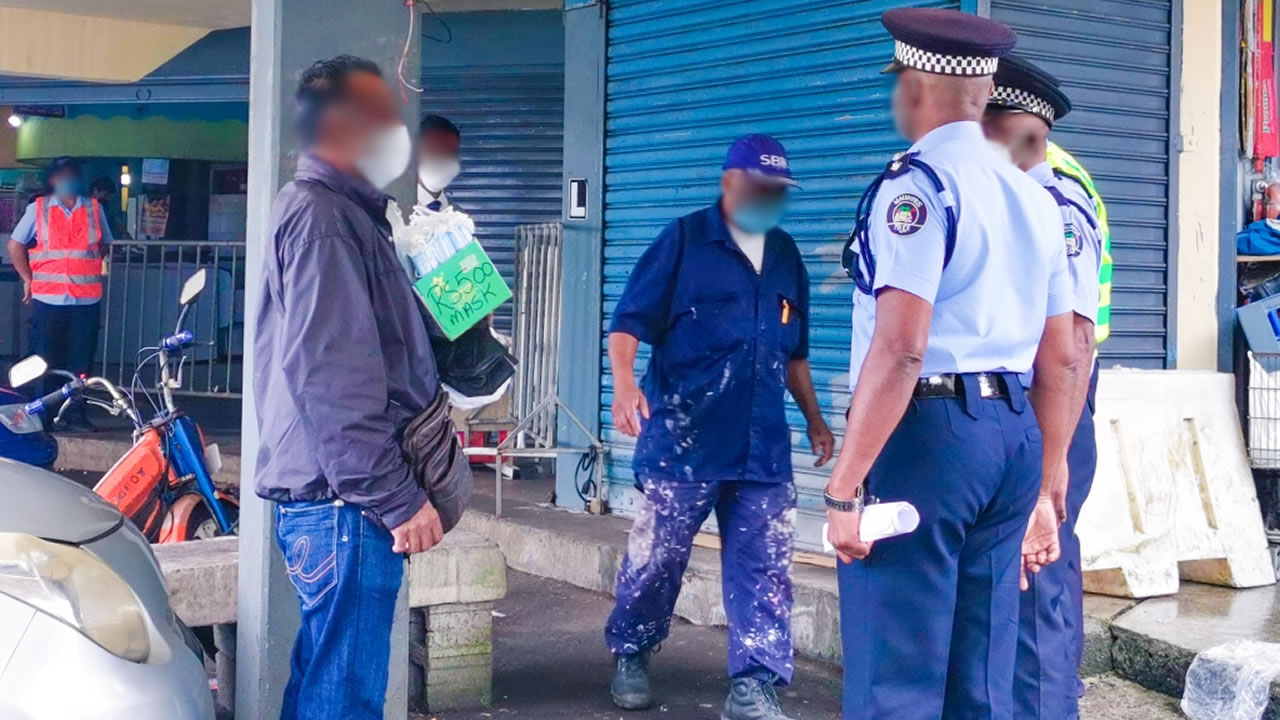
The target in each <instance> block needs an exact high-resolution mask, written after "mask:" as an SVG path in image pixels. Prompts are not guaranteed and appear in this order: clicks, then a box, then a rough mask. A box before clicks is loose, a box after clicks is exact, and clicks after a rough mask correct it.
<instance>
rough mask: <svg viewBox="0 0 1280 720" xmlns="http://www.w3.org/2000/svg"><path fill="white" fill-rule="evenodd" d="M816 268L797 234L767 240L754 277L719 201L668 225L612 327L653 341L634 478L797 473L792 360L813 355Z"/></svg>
mask: <svg viewBox="0 0 1280 720" xmlns="http://www.w3.org/2000/svg"><path fill="white" fill-rule="evenodd" d="M808 316H809V276H808V274H807V273H806V272H805V269H804V263H803V261H802V260H801V259H800V252H799V250H798V249H797V248H796V244H795V241H794V240H792V239H791V236H790V235H788V234H787V233H785V232H783V231H782V230H779V229H777V228H775V229H773V230H770V231H769V232H768V234H767V235H766V236H765V244H764V263H763V265H762V266H761V272H760V273H758V274H757V273H756V271H755V268H753V267H752V266H751V261H750V260H748V259H747V256H746V255H744V254H743V252H742V251H741V250H740V249H739V248H738V246H737V244H736V243H735V242H734V241H733V238H732V237H730V235H729V229H728V227H726V225H725V221H724V218H723V216H722V214H721V211H720V206H719V203H717V204H716V205H713V206H712V207H709V208H706V209H703V210H699V211H697V212H695V213H692V214H690V215H686V216H684V217H682V218H680V219H679V220H676V221H675V222H673V223H671V224H670V225H668V226H667V227H666V229H665V230H663V231H662V234H661V235H659V236H658V238H657V239H656V240H654V241H653V244H652V245H650V246H649V249H648V250H646V251H645V253H644V255H642V256H641V257H640V260H639V262H637V263H636V266H635V269H634V270H632V271H631V277H630V278H629V279H628V280H627V287H626V290H624V291H623V293H622V299H621V300H619V301H618V307H617V309H616V310H615V311H614V316H613V325H612V327H611V332H622V333H627V334H628V335H632V336H634V337H636V338H637V339H639V340H640V341H642V342H645V343H648V344H649V345H652V346H653V355H652V357H651V358H650V360H649V367H648V370H647V372H646V373H645V377H644V381H643V388H644V394H645V398H646V399H647V400H648V401H649V409H650V413H651V415H650V418H649V420H648V421H645V420H644V419H643V418H641V422H642V423H643V427H642V429H641V432H640V437H639V439H638V441H637V443H636V452H635V461H634V464H633V466H634V468H635V472H636V474H637V476H641V477H654V478H662V479H667V480H686V481H691V482H704V481H725V480H750V481H761V482H788V481H790V480H791V431H790V429H789V428H788V427H787V420H786V415H785V411H784V401H785V397H784V390H785V389H786V382H787V362H788V361H789V360H791V359H792V358H805V357H808V354H809V322H808Z"/></svg>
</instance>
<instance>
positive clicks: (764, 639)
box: [605, 478, 796, 685]
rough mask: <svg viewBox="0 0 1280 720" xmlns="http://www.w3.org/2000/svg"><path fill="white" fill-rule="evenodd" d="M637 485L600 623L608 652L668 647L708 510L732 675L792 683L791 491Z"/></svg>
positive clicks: (760, 486) (745, 485) (742, 485)
mask: <svg viewBox="0 0 1280 720" xmlns="http://www.w3.org/2000/svg"><path fill="white" fill-rule="evenodd" d="M640 486H641V489H642V490H643V491H644V497H645V499H644V503H643V504H642V505H641V507H640V510H639V512H637V513H636V521H635V526H634V527H632V529H631V536H630V540H629V541H628V546H627V555H626V557H625V558H624V559H623V561H622V568H621V570H620V571H619V572H618V593H617V597H618V599H617V602H616V604H615V605H614V608H613V613H612V614H611V615H610V616H609V621H608V623H607V624H606V625H605V642H606V643H607V644H608V645H609V649H610V650H612V651H613V652H614V654H626V653H638V652H641V651H644V650H649V649H651V648H653V647H654V646H656V645H657V644H658V643H660V642H662V641H663V640H664V639H666V637H667V633H668V631H669V630H670V629H671V615H672V613H673V612H674V611H675V606H676V596H677V595H679V594H680V583H681V580H682V579H683V578H684V571H685V568H687V567H688V565H689V553H690V551H691V550H692V549H693V538H694V536H695V535H697V534H698V530H699V529H700V528H701V527H702V523H704V522H706V520H707V517H709V516H710V515H711V512H712V510H714V511H715V513H716V521H717V523H718V524H719V526H720V542H721V545H722V547H721V550H720V564H721V574H722V576H723V585H724V609H725V614H726V615H727V616H728V619H729V657H728V665H729V676H730V677H735V678H736V677H746V676H752V677H759V678H761V679H772V678H776V679H777V680H778V681H779V682H781V683H782V684H784V685H785V684H787V683H790V682H791V674H792V671H793V670H794V664H793V661H792V653H791V601H792V600H791V551H792V546H793V543H794V535H795V528H796V489H795V485H794V484H792V483H790V482H782V483H756V482H723V483H721V482H683V481H671V480H656V479H653V478H643V479H642V480H641V483H640Z"/></svg>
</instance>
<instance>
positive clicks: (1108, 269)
mask: <svg viewBox="0 0 1280 720" xmlns="http://www.w3.org/2000/svg"><path fill="white" fill-rule="evenodd" d="M1047 154H1048V158H1049V165H1050V166H1051V167H1053V169H1054V171H1055V172H1057V173H1060V174H1062V175H1066V176H1067V177H1069V178H1071V179H1072V180H1075V181H1076V182H1078V183H1080V185H1081V187H1083V188H1084V190H1085V192H1086V193H1088V194H1089V198H1090V199H1092V200H1093V205H1094V211H1095V212H1096V213H1097V214H1098V230H1099V231H1101V233H1102V265H1101V267H1099V268H1098V291H1099V292H1098V322H1097V324H1096V325H1094V331H1095V335H1096V336H1097V339H1098V342H1102V341H1103V340H1106V339H1107V338H1108V337H1109V336H1110V335H1111V275H1112V271H1113V267H1112V262H1111V227H1110V226H1109V225H1107V206H1106V205H1104V204H1102V196H1101V195H1100V194H1098V187H1097V186H1096V185H1094V184H1093V178H1092V177H1090V176H1089V171H1088V170H1085V169H1084V166H1083V165H1081V164H1080V163H1079V162H1078V161H1077V160H1076V159H1075V158H1073V157H1071V153H1069V152H1067V151H1066V150H1063V149H1062V148H1060V147H1058V145H1057V144H1056V143H1053V142H1050V143H1049V148H1048V153H1047Z"/></svg>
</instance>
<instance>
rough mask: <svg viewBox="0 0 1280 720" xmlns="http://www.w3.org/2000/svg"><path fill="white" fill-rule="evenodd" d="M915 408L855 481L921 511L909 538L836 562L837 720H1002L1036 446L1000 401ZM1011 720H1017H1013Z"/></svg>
mask: <svg viewBox="0 0 1280 720" xmlns="http://www.w3.org/2000/svg"><path fill="white" fill-rule="evenodd" d="M961 379H962V381H963V385H964V392H965V397H964V398H930V399H919V400H913V401H912V402H911V403H910V404H909V405H908V407H907V411H906V414H905V415H904V416H903V418H902V421H901V422H900V423H899V425H898V427H897V428H896V429H895V430H894V432H893V434H892V435H891V436H890V438H889V441H888V442H887V443H886V444H885V447H884V450H883V451H882V452H881V453H880V457H879V458H878V459H877V460H876V462H875V464H874V465H873V466H872V469H871V472H870V474H869V475H868V477H867V491H868V492H869V493H870V494H872V495H874V496H876V497H878V498H880V499H881V500H883V501H894V500H906V501H908V502H910V503H911V504H913V505H915V506H916V508H917V509H918V510H919V511H920V527H919V528H918V529H916V531H915V532H913V533H911V534H908V535H903V536H900V537H896V538H890V539H888V540H884V541H881V542H878V543H876V544H875V545H874V546H873V547H872V549H871V554H870V556H869V557H867V558H866V559H865V560H861V561H855V562H853V563H852V564H848V565H845V564H841V565H840V566H839V569H838V575H839V582H840V631H841V636H842V639H843V645H844V718H845V720H938V719H939V718H943V719H944V720H962V719H963V720H970V719H972V720H1010V719H1011V718H1013V717H1014V714H1013V702H1012V698H1013V666H1014V658H1015V655H1016V652H1017V641H1018V592H1019V591H1018V566H1019V563H1020V560H1021V551H1022V538H1023V535H1024V534H1025V532H1026V527H1027V521H1028V519H1029V518H1030V516H1031V510H1032V508H1033V507H1034V506H1035V501H1036V497H1037V495H1038V493H1039V489H1040V478H1041V458H1042V455H1043V442H1042V440H1041V437H1040V429H1039V428H1038V427H1037V425H1036V418H1035V413H1034V412H1033V411H1032V409H1031V407H1030V405H1028V404H1027V402H1026V397H1025V395H1024V394H1023V392H1022V385H1021V383H1020V382H1019V381H1018V380H1017V378H1016V376H1013V375H1006V376H1004V385H1007V386H1008V390H1009V394H1010V397H1001V398H982V397H981V396H980V394H979V388H978V381H977V379H976V378H974V377H973V376H963V377H962V378H961ZM1019 720H1023V719H1022V718H1019Z"/></svg>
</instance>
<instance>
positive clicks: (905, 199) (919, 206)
mask: <svg viewBox="0 0 1280 720" xmlns="http://www.w3.org/2000/svg"><path fill="white" fill-rule="evenodd" d="M928 217H929V212H928V210H927V209H925V206H924V200H921V199H920V196H919V195H915V194H913V193H902V194H901V195H899V196H897V197H895V198H894V199H893V202H891V203H889V216H888V217H887V218H886V219H885V220H886V222H887V223H888V225H889V232H891V233H893V234H894V235H914V234H915V233H916V231H918V230H919V229H920V228H922V227H924V222H925V220H926V219H927V218H928Z"/></svg>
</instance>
